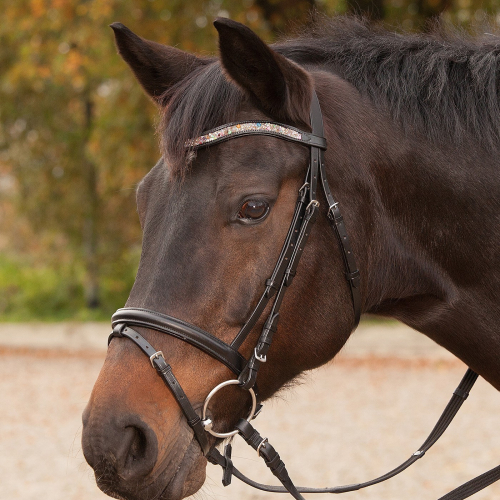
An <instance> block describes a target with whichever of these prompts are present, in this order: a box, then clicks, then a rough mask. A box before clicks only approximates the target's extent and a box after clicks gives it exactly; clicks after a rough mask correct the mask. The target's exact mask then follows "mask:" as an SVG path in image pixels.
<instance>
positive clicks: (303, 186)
mask: <svg viewBox="0 0 500 500" xmlns="http://www.w3.org/2000/svg"><path fill="white" fill-rule="evenodd" d="M306 187H309V183H308V182H304V184H302V187H301V188H300V189H299V193H300V194H302V191H303V190H304V189H305V188H306Z"/></svg>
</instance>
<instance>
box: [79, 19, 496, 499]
mask: <svg viewBox="0 0 500 500" xmlns="http://www.w3.org/2000/svg"><path fill="white" fill-rule="evenodd" d="M215 26H216V28H217V30H218V32H219V46H220V59H215V58H199V57H196V56H194V55H192V54H188V53H185V52H182V51H181V50H178V49H176V48H172V47H166V46H163V45H160V44H157V43H154V42H151V41H148V40H145V39H142V38H140V37H138V36H137V35H135V34H134V33H132V32H131V31H130V30H128V29H127V28H126V27H124V26H123V25H121V24H118V23H115V24H113V25H112V28H113V30H114V33H115V37H116V42H117V46H118V50H119V53H120V54H121V56H122V57H123V58H124V59H125V61H126V62H127V63H128V64H129V66H130V67H131V69H132V70H133V72H134V73H135V75H136V77H137V79H138V81H139V82H140V84H141V85H142V86H143V87H144V89H145V91H146V92H147V93H148V94H149V95H150V96H151V98H152V99H153V100H154V101H155V102H156V103H157V104H158V106H159V109H160V111H161V125H160V136H161V148H162V158H161V160H160V161H159V162H158V164H157V165H156V166H155V167H154V168H153V169H152V170H151V171H150V172H149V174H148V175H147V176H146V177H145V178H144V179H143V181H142V182H141V183H140V185H139V187H138V189H137V208H138V213H139V218H140V221H141V225H142V229H143V233H144V239H143V248H142V256H141V261H140V266H139V270H138V273H137V278H136V281H135V284H134V286H133V289H132V291H131V294H130V298H129V300H128V302H127V306H129V307H136V308H146V309H149V310H153V311H158V312H160V313H165V314H168V315H170V316H173V317H175V318H178V319H180V320H184V321H186V322H189V323H190V324H193V325H197V326H198V327H200V328H203V329H204V330H205V331H207V332H210V333H212V334H213V335H215V336H216V337H217V338H219V339H221V340H223V341H224V342H227V343H229V342H231V340H232V339H233V338H234V336H235V335H236V333H237V332H238V330H239V328H240V327H241V326H242V325H243V324H244V323H245V321H246V319H247V317H248V315H249V313H250V312H251V310H252V309H253V308H254V307H255V304H256V302H257V301H258V299H259V296H260V295H261V293H262V289H263V286H264V283H265V280H266V278H268V277H269V274H270V273H271V272H272V269H273V266H274V264H275V262H276V259H277V258H278V255H279V253H280V249H281V245H282V243H283V241H284V239H285V236H286V234H287V230H288V226H289V224H290V220H291V219H292V215H293V211H294V207H295V201H296V198H297V191H298V190H299V188H300V186H301V184H302V183H303V179H304V176H305V174H306V171H307V168H308V164H309V148H307V147H304V146H303V145H301V144H297V143H294V142H287V141H285V140H282V139H280V138H277V137H271V136H262V135H248V136H242V137H238V138H236V139H232V140H230V141H226V142H222V143H219V144H216V145H213V146H211V147H209V148H203V149H200V150H198V151H194V150H193V149H192V148H189V147H188V148H186V144H189V141H190V140H192V139H193V138H197V137H199V136H200V135H201V134H202V133H203V132H204V131H206V130H209V129H212V128H214V127H217V126H221V125H224V124H228V123H231V122H235V121H245V120H251V121H253V122H261V121H274V122H280V123H283V124H287V125H289V126H293V127H297V128H299V129H301V130H305V131H310V130H311V128H310V120H309V109H310V106H311V99H312V95H313V89H314V90H315V92H316V94H317V95H318V98H319V102H320V104H321V109H322V111H323V117H324V125H325V135H326V139H327V143H328V149H327V150H326V154H325V165H326V175H327V178H328V180H329V183H330V186H331V189H332V192H333V193H334V194H335V197H336V198H337V199H338V200H339V202H340V206H341V207H342V210H343V215H344V219H345V224H346V227H347V230H348V232H349V236H350V238H351V243H352V248H353V251H354V253H355V255H356V258H357V261H358V265H359V270H360V273H361V288H360V290H361V298H362V311H363V312H365V313H371V314H379V315H384V316H390V317H393V318H396V319H398V320H400V321H402V322H404V323H406V324H408V325H409V326H411V327H412V328H414V329H416V330H418V331H420V332H422V333H424V334H425V335H427V336H428V337H430V338H431V339H433V340H434V341H435V342H437V343H438V344H440V345H442V346H444V347H445V348H446V349H447V350H449V351H450V352H452V353H453V354H454V355H456V356H457V357H458V358H460V359H461V360H462V361H464V362H465V363H466V364H467V365H468V366H470V367H471V368H472V369H473V370H475V371H476V372H478V373H479V374H480V375H481V376H483V377H484V378H485V379H486V380H488V381H489V382H490V383H491V384H492V385H493V386H494V387H496V388H497V389H500V361H499V356H500V328H499V323H500V301H499V298H500V257H499V255H500V252H499V247H500V38H498V37H495V36H491V35H485V36H484V37H482V38H476V39H472V38H471V39H468V38H465V37H464V36H463V35H460V36H458V35H452V34H441V35H437V34H432V35H401V34H397V33H390V32H387V31H383V30H381V29H373V28H370V27H368V26H366V25H365V24H363V23H361V22H358V21H354V20H351V19H342V18H341V19H337V20H334V21H330V22H324V23H323V24H321V25H317V26H315V27H313V28H311V30H310V31H308V32H307V33H305V34H303V35H301V36H300V37H298V38H296V39H293V40H290V41H287V42H284V43H281V44H277V45H274V46H272V47H269V46H267V45H266V44H265V43H264V42H263V41H262V40H260V39H259V38H258V37H257V36H256V35H255V34H254V33H253V32H252V31H251V30H249V29H248V28H246V27H244V26H242V25H241V24H238V23H236V22H233V21H230V20H227V19H219V20H217V21H216V22H215ZM321 196H322V195H321ZM321 196H320V197H319V198H318V199H319V202H320V207H319V215H318V218H317V222H316V224H315V226H314V228H313V230H312V231H311V236H310V239H309V243H308V245H307V247H306V248H305V250H304V254H303V257H302V260H301V262H300V265H299V267H298V269H297V276H296V278H295V280H294V283H293V286H292V287H290V290H289V292H288V294H287V295H286V298H285V300H284V301H283V304H282V307H281V313H280V317H281V319H280V324H279V328H278V330H277V332H276V334H275V339H274V342H273V345H272V347H271V349H270V351H269V354H268V358H269V360H268V362H267V363H264V364H263V365H262V367H261V370H260V372H259V376H258V384H259V390H260V395H261V397H262V399H266V398H269V397H271V396H272V395H273V394H275V393H276V392H277V391H278V390H279V389H280V388H282V387H283V386H285V385H286V384H288V383H289V382H290V381H292V380H293V379H294V378H295V377H297V376H298V375H299V374H300V373H301V372H303V371H304V370H310V369H312V368H315V367H318V366H320V365H322V364H324V363H326V362H327V361H329V360H330V359H332V358H333V357H334V356H335V354H336V353H337V352H338V351H339V350H340V349H341V347H342V346H343V345H344V343H345V342H346V340H347V339H348V337H349V335H350V334H351V332H352V330H353V327H354V323H355V321H354V314H353V307H352V304H351V295H350V291H349V286H348V284H347V282H346V280H345V277H344V266H343V262H342V256H341V253H340V251H339V246H338V244H337V241H336V239H335V236H334V235H333V234H332V232H331V231H330V228H329V227H328V222H327V220H326V217H325V213H326V208H327V207H326V206H325V205H326V204H325V200H324V199H323V198H322V197H321ZM261 328H262V320H261V321H260V324H257V326H256V327H255V328H254V331H252V333H251V335H250V336H249V338H248V339H247V341H245V342H244V343H243V345H242V346H241V348H240V352H241V354H242V355H243V356H244V357H246V358H248V357H249V356H250V355H251V351H252V349H253V346H254V345H255V342H256V339H257V338H258V335H259V332H260V330H261ZM137 330H138V331H140V332H141V334H142V335H143V336H144V337H145V338H146V339H147V340H148V341H149V342H151V344H152V345H154V346H155V348H157V349H158V350H160V349H161V350H162V352H163V353H165V354H164V355H165V358H166V359H167V360H168V363H169V364H170V365H171V366H172V368H173V370H174V372H175V375H176V377H177V379H178V381H179V382H180V384H181V385H182V387H183V389H184V391H185V393H186V395H187V398H188V399H189V401H190V402H191V404H192V405H193V407H194V408H195V409H197V410H199V409H200V407H201V405H202V404H203V402H204V400H205V398H206V396H207V394H208V393H209V392H210V391H211V389H212V388H213V387H214V386H216V385H217V384H219V383H220V382H222V381H225V380H228V379H232V378H234V375H233V374H232V373H231V371H230V370H229V369H228V368H227V367H226V366H224V365H223V364H222V363H220V362H218V361H217V360H215V359H214V358H212V357H211V356H209V355H207V354H205V353H204V352H202V351H200V350H198V349H196V348H194V347H193V346H191V345H189V344H187V343H185V342H183V341H182V340H180V339H178V338H174V337H172V336H170V335H164V334H161V333H159V332H158V331H156V330H154V329H147V328H137ZM210 407H211V410H210V411H211V414H212V415H213V416H214V421H216V422H217V428H219V429H221V430H230V429H232V428H234V424H235V422H236V420H237V419H238V418H239V417H241V416H242V415H244V414H245V413H246V411H247V407H248V393H247V392H246V391H243V390H242V389H240V388H238V387H235V386H232V387H228V388H227V389H224V390H223V391H221V392H220V393H218V394H217V396H216V397H214V398H213V400H212V402H211V404H210ZM83 423H84V430H83V450H84V454H85V458H86V459H87V461H88V462H89V464H90V465H91V466H92V467H93V468H94V470H95V474H96V479H97V483H98V485H99V487H100V488H101V489H102V490H103V491H105V492H106V493H107V494H109V495H110V496H113V497H115V498H125V499H134V500H146V499H157V500H178V499H180V498H183V497H185V496H188V495H190V494H193V493H194V492H196V491H197V490H198V489H199V488H200V487H201V485H202V484H203V482H204V479H205V465H206V458H205V457H204V455H203V453H202V451H201V449H200V445H199V444H198V441H197V440H196V439H195V438H194V436H193V431H192V429H191V428H190V427H189V426H188V424H187V421H186V419H185V418H184V415H183V413H182V411H181V409H180V407H179V406H178V404H177V402H176V400H175V399H174V397H173V396H172V394H171V393H170V391H168V390H167V388H166V387H165V385H164V384H163V383H162V381H161V380H160V378H159V377H158V376H157V374H156V373H155V370H153V369H152V368H151V365H150V363H149V361H148V360H147V359H146V358H145V357H144V355H143V354H142V353H141V352H140V350H139V349H138V348H137V346H136V345H134V344H133V343H132V342H130V341H129V340H127V339H124V338H115V339H114V340H113V341H112V342H111V344H110V347H109V350H108V355H107V358H106V361H105V363H104V366H103V368H102V371H101V373H100V375H99V378H98V380H97V382H96V385H95V387H94V390H93V392H92V396H91V398H90V401H89V403H88V405H87V408H86V409H85V412H84V415H83ZM210 439H212V444H213V443H214V442H215V440H214V439H213V438H210Z"/></svg>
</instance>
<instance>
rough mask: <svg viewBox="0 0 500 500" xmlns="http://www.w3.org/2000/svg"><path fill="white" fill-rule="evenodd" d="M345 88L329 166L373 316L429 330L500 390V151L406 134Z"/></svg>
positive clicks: (337, 103)
mask: <svg viewBox="0 0 500 500" xmlns="http://www.w3.org/2000/svg"><path fill="white" fill-rule="evenodd" d="M330 78H331V77H330ZM319 87H320V88H321V83H320V85H319ZM335 87H336V89H337V90H338V89H339V81H337V82H336V85H335ZM340 87H341V92H340V93H339V94H337V95H336V96H331V97H329V98H327V99H326V101H327V102H328V104H327V105H326V108H327V109H326V110H325V111H326V113H325V114H326V118H325V122H326V124H327V139H328V144H329V151H328V152H327V162H326V163H327V169H328V170H329V171H328V176H329V178H330V180H331V184H332V190H333V192H334V193H336V194H337V197H338V198H339V200H340V203H341V206H342V209H343V211H344V217H345V219H346V226H347V229H348V231H349V233H352V240H353V247H354V251H355V254H356V257H357V258H358V261H359V267H360V270H361V276H362V289H363V297H364V312H370V313H374V314H380V315H384V316H391V317H394V318H396V319H399V320H401V321H403V322H405V323H407V324H408V325H410V326H411V327H413V328H415V329H417V330H419V331H421V332H423V333H425V334H426V335H428V336H429V337H431V338H432V339H433V340H435V341H436V342H438V343H440V344H441V345H443V346H444V347H446V348H447V349H448V350H449V351H451V352H453V353H454V354H455V355H457V356H458V357H459V358H461V359H462V360H463V361H464V362H466V363H467V364H468V365H469V366H471V367H472V368H474V369H476V370H477V371H479V373H481V374H483V375H484V376H485V377H486V378H487V379H488V380H490V382H492V383H493V384H494V385H495V386H497V387H498V388H499V389H500V372H499V369H498V368H497V362H496V360H494V359H493V357H492V356H491V354H492V353H494V352H497V353H498V352H499V350H500V333H499V332H498V327H497V325H498V323H499V320H500V308H499V306H498V303H497V302H498V300H497V298H495V297H498V294H499V293H500V275H499V272H498V271H496V274H495V260H496V263H497V265H496V267H497V268H498V257H497V252H496V250H495V248H498V245H499V244H500V232H499V224H498V211H499V210H500V206H499V205H500V202H499V200H498V195H497V197H496V198H495V197H493V200H492V195H491V192H494V193H495V192H496V193H498V192H500V178H499V177H500V176H499V175H498V172H499V171H500V160H499V159H498V158H499V155H498V151H497V152H496V154H495V152H488V151H486V150H485V149H481V148H480V147H478V146H477V144H475V143H474V141H472V140H471V141H467V140H464V142H463V143H462V145H461V146H460V147H458V146H457V145H453V144H452V143H451V141H450V143H449V144H444V145H443V144H441V145H439V147H438V146H437V145H435V144H433V143H432V141H431V140H429V139H427V138H425V137H423V135H422V134H418V132H415V133H414V134H403V132H402V131H401V129H400V128H399V126H398V125H397V124H395V123H394V122H393V121H392V120H391V119H390V117H389V116H388V115H385V116H384V114H383V113H382V112H381V111H379V110H375V108H374V107H373V106H372V105H371V104H369V103H368V102H366V101H364V100H362V99H360V97H359V94H357V92H356V91H355V90H354V89H352V88H350V86H349V85H348V84H346V83H345V82H340ZM330 88H332V87H331V82H330ZM322 91H323V93H324V94H323V95H327V94H328V92H327V91H326V88H323V89H322ZM492 190H493V191H492ZM495 221H496V222H495ZM478 331H479V332H480V331H484V332H485V334H484V336H483V337H482V338H481V342H478V340H477V339H478V337H477V332H478ZM474 339H475V340H474ZM473 344H474V345H473ZM476 344H477V345H476Z"/></svg>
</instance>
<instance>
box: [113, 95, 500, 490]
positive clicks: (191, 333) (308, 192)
mask: <svg viewBox="0 0 500 500" xmlns="http://www.w3.org/2000/svg"><path fill="white" fill-rule="evenodd" d="M311 128H312V133H309V132H304V131H302V130H299V129H296V128H294V127H291V126H289V125H284V124H280V123H273V122H252V121H245V122H238V123H232V124H228V125H223V126H222V127H218V128H216V129H213V130H210V131H208V132H205V134H203V135H202V136H200V137H198V138H195V139H192V140H190V141H188V143H187V144H186V147H187V148H190V149H199V148H203V147H207V146H209V145H213V144H217V143H219V142H222V141H226V140H229V139H232V138H236V137H241V136H246V135H253V134H257V135H269V136H273V137H278V138H280V139H284V140H288V141H293V142H297V143H300V144H303V145H306V146H308V147H310V151H311V154H310V162H309V168H308V171H307V175H306V178H305V182H304V184H303V186H302V187H301V188H300V189H299V194H298V198H297V204H296V207H295V212H294V215H293V218H292V222H291V224H290V227H289V230H288V233H287V236H286V238H285V242H284V244H283V247H282V249H281V252H280V255H279V257H278V260H277V262H276V265H275V267H274V270H273V272H272V274H271V276H270V277H269V279H267V280H266V282H265V289H264V292H263V293H262V295H261V297H260V299H259V301H258V303H257V305H256V307H255V308H254V310H253V311H252V313H251V314H250V316H249V317H248V319H247V321H246V322H245V324H244V325H243V327H242V328H241V329H240V331H239V332H238V334H237V335H236V337H235V338H234V340H233V341H232V342H231V344H226V343H225V342H222V341H221V340H220V339H218V338H217V337H215V336H213V335H211V334H210V333H208V332H206V331H204V330H202V329H200V328H198V327H196V326H194V325H191V324H190V323H187V322H185V321H181V320H179V319H176V318H173V317H172V316H168V315H165V314H160V313H157V312H155V311H149V310H147V309H138V308H123V309H118V311H117V312H116V313H115V314H114V315H113V317H112V327H113V331H112V333H111V335H110V337H109V340H108V343H109V342H111V340H112V338H113V337H126V338H128V339H130V340H132V341H133V342H134V343H135V344H136V345H137V346H138V347H139V348H140V349H141V350H142V352H144V353H145V354H146V355H147V356H148V357H149V359H150V361H151V364H152V366H153V368H155V370H156V371H157V372H158V374H159V375H160V377H161V378H162V380H163V381H164V383H165V385H166V386H167V387H168V388H169V390H170V391H171V392H172V394H173V396H174V397H175V399H176V401H177V403H178V404H179V406H180V408H181V409H182V411H183V413H184V415H185V417H186V420H187V422H188V424H189V425H190V426H191V427H192V429H193V432H194V435H195V437H196V439H197V440H198V443H199V444H200V447H201V449H202V451H203V454H204V455H205V456H206V457H207V459H208V460H209V461H210V462H211V463H213V464H217V465H220V466H221V467H222V468H223V470H224V473H223V479H222V483H223V484H224V486H227V485H229V484H230V483H231V478H232V476H233V475H234V476H235V477H237V478H238V479H240V480H242V481H244V482H245V483H247V484H248V485H250V486H253V487H254V488H257V489H260V490H263V491H269V492H274V493H284V492H289V493H290V494H291V495H292V496H293V497H294V498H295V499H296V500H304V498H303V496H302V493H345V492H348V491H354V490H358V489H361V488H366V487H367V486H371V485H373V484H377V483H380V482H382V481H385V480H387V479H389V478H391V477H394V476H395V475H396V474H399V473H400V472H402V471H403V470H405V469H406V468H407V467H409V466H410V465H412V464H413V463H415V462H416V461H417V460H418V459H420V458H422V456H423V455H424V454H425V452H426V451H427V450H428V449H429V448H430V447H431V446H432V445H433V444H434V443H435V442H436V441H437V440H438V439H439V437H440V436H441V435H442V434H443V433H444V431H445V430H446V428H447V427H448V425H449V424H450V422H451V421H452V419H453V417H454V416H455V415H456V413H457V412H458V410H459V409H460V407H461V406H462V403H463V402H464V401H465V399H466V398H467V396H468V394H469V391H470V389H471V388H472V386H473V384H474V382H475V381H476V379H477V374H476V373H474V372H473V371H472V370H470V369H469V370H467V373H466V374H465V376H464V378H463V379H462V381H461V383H460V385H459V386H458V388H457V389H456V390H455V392H454V394H453V396H452V398H451V400H450V402H449V403H448V405H447V407H446V409H445V411H444V412H443V414H442V415H441V417H440V419H439V421H438V422H437V424H436V426H435V427H434V429H433V430H432V432H431V434H430V435H429V437H428V438H427V440H426V441H425V442H424V443H423V444H422V446H421V447H420V448H419V449H418V450H417V451H416V452H415V453H413V454H412V455H411V456H410V458H409V459H408V460H406V461H405V462H404V463H402V464H401V465H400V466H399V467H397V468H395V469H394V470H392V471H390V472H388V473H387V474H384V475H383V476H380V477H378V478H376V479H373V480H371V481H367V482H365V483H359V484H352V485H346V486H337V487H333V488H306V487H296V486H295V485H294V484H293V482H292V480H291V479H290V476H289V475H288V472H287V470H286V467H285V464H284V463H283V461H282V460H281V458H280V456H279V454H278V453H277V452H276V450H275V449H274V447H273V446H272V445H271V444H270V443H269V441H268V440H267V438H263V437H262V436H261V435H260V434H259V433H258V432H257V431H256V430H255V428H254V427H253V426H252V424H251V423H250V422H251V421H252V420H253V419H254V418H255V417H256V416H257V415H258V414H259V413H260V410H261V409H262V405H261V404H260V399H259V393H258V388H257V384H256V381H257V376H258V372H259V368H260V366H261V365H262V363H266V362H267V355H268V352H269V349H270V347H271V344H272V340H273V337H274V334H275V333H276V331H277V328H278V322H279V314H280V307H281V304H282V302H283V299H284V296H285V293H286V290H287V289H288V287H290V285H291V284H292V282H293V279H294V277H295V275H296V272H297V267H298V264H299V261H300V258H301V256H302V252H303V251H304V247H305V245H306V243H307V240H308V238H309V235H310V232H311V228H312V225H313V224H314V221H315V220H316V217H317V213H318V207H319V202H318V200H317V187H318V182H320V183H321V186H322V188H323V192H324V195H325V198H326V201H327V204H328V210H327V217H328V220H329V222H330V225H331V227H332V229H333V231H334V233H335V235H336V237H337V240H338V242H339V248H340V251H341V255H342V260H343V262H344V267H345V276H346V279H347V282H348V284H349V289H350V293H351V298H352V304H353V311H354V328H355V327H356V326H357V325H358V322H359V319H360V316H361V292H360V283H361V282H360V274H359V270H358V268H357V265H356V260H355V258H354V254H353V251H352V248H351V245H350V241H349V237H348V235H347V231H346V228H345V223H344V220H343V218H342V215H341V213H340V209H339V204H338V202H337V201H335V199H334V198H333V196H332V193H331V191H330V187H329V185H328V180H327V178H326V173H325V164H324V151H325V150H326V139H325V138H324V130H323V117H322V114H321V108H320V105H319V101H318V98H317V96H316V93H315V92H314V91H313V95H312V100H311ZM271 300H273V302H272V305H271V310H270V313H269V315H268V317H267V319H266V320H265V322H264V326H263V328H262V332H261V334H260V336H259V339H258V341H257V344H256V345H255V347H254V349H253V351H252V354H251V356H250V358H249V359H248V360H246V359H245V358H244V357H243V356H242V355H241V354H240V353H239V352H238V349H239V348H240V347H241V345H242V344H243V342H244V341H245V340H246V339H247V338H248V336H249V334H250V332H251V331H252V330H253V328H254V327H255V325H256V324H257V322H258V320H259V318H260V317H261V316H262V314H263V312H264V310H265V309H266V307H267V306H268V304H269V303H270V301H271ZM132 326H136V327H144V328H150V329H153V330H156V331H159V332H162V333H165V334H167V335H171V336H174V337H176V338H179V339H181V340H183V341H185V342H187V343H189V344H191V345H193V346H194V347H196V348H198V349H200V350H202V351H203V352H205V353H207V354H209V355H210V356H212V357H213V358H215V359H217V360H218V361H220V362H221V363H223V364H224V365H226V366H227V367H228V368H229V369H230V370H231V371H232V372H233V373H234V374H235V375H236V377H237V378H235V379H233V380H228V381H225V382H223V383H222V384H219V385H218V386H217V387H215V388H214V389H213V390H212V391H211V392H210V393H209V394H208V396H207V398H206V400H205V404H204V406H203V412H202V416H201V417H200V416H199V415H198V413H197V412H196V411H195V409H194V408H193V407H192V405H191V403H190V402H189V400H188V398H187V396H186V394H185V393H184V391H183V389H182V387H181V386H180V384H179V382H178V381H177V379H176V378H175V376H174V374H173V372H172V368H171V367H170V365H169V364H168V363H167V362H166V360H165V356H164V354H163V353H162V352H161V351H156V349H154V348H153V347H152V346H151V345H150V344H149V343H148V342H147V340H146V339H145V338H144V337H142V335H141V334H140V333H139V332H137V331H136V330H134V329H133V328H132ZM227 385H238V386H240V387H241V388H242V389H243V390H247V391H248V392H249V393H250V396H251V398H252V404H251V408H250V410H249V413H248V415H247V416H246V418H241V419H240V420H239V421H238V423H237V424H236V428H235V429H234V430H232V431H230V432H225V433H223V432H218V431H216V430H215V429H214V422H212V421H211V420H210V419H209V418H208V417H207V409H208V405H209V402H210V400H211V398H212V397H213V395H214V394H215V393H216V392H217V391H218V390H220V389H221V388H223V387H225V386H227ZM208 434H211V435H212V436H214V437H216V438H218V439H224V438H228V437H232V436H234V435H236V434H239V435H240V436H242V437H243V439H244V440H245V441H246V442H247V443H248V444H249V445H250V446H252V447H253V448H254V449H255V450H256V451H257V454H258V455H259V456H260V457H262V458H263V460H264V462H265V463H266V465H267V466H268V467H269V469H270V470H271V472H272V473H273V474H274V475H275V476H276V477H277V478H278V479H279V480H280V482H281V483H282V485H283V486H282V487H278V486H268V485H265V484H261V483H257V482H255V481H252V480H251V479H249V478H247V477H246V476H245V475H243V474H242V473H241V472H240V471H239V470H238V469H236V468H235V467H234V464H233V462H232V459H231V451H232V448H231V444H228V445H227V446H226V447H225V451H224V455H222V454H221V453H220V452H219V451H218V450H217V448H215V444H214V445H211V444H210V442H214V440H213V438H212V439H209V437H208ZM498 479H500V466H499V467H496V468H495V469H492V470H491V471H489V472H487V473H485V474H483V475H482V476H479V477H477V478H476V479H474V480H472V481H469V482H468V483H466V484H464V485H462V486H461V487H459V488H457V489H456V490H454V491H452V492H450V493H448V494H447V495H445V496H444V497H441V499H440V500H463V499H465V498H467V497H469V496H470V495H472V494H474V493H476V492H477V491H479V490H481V489H483V488H485V487H486V486H489V485H490V484H492V483H493V482H495V481H497V480H498Z"/></svg>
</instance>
